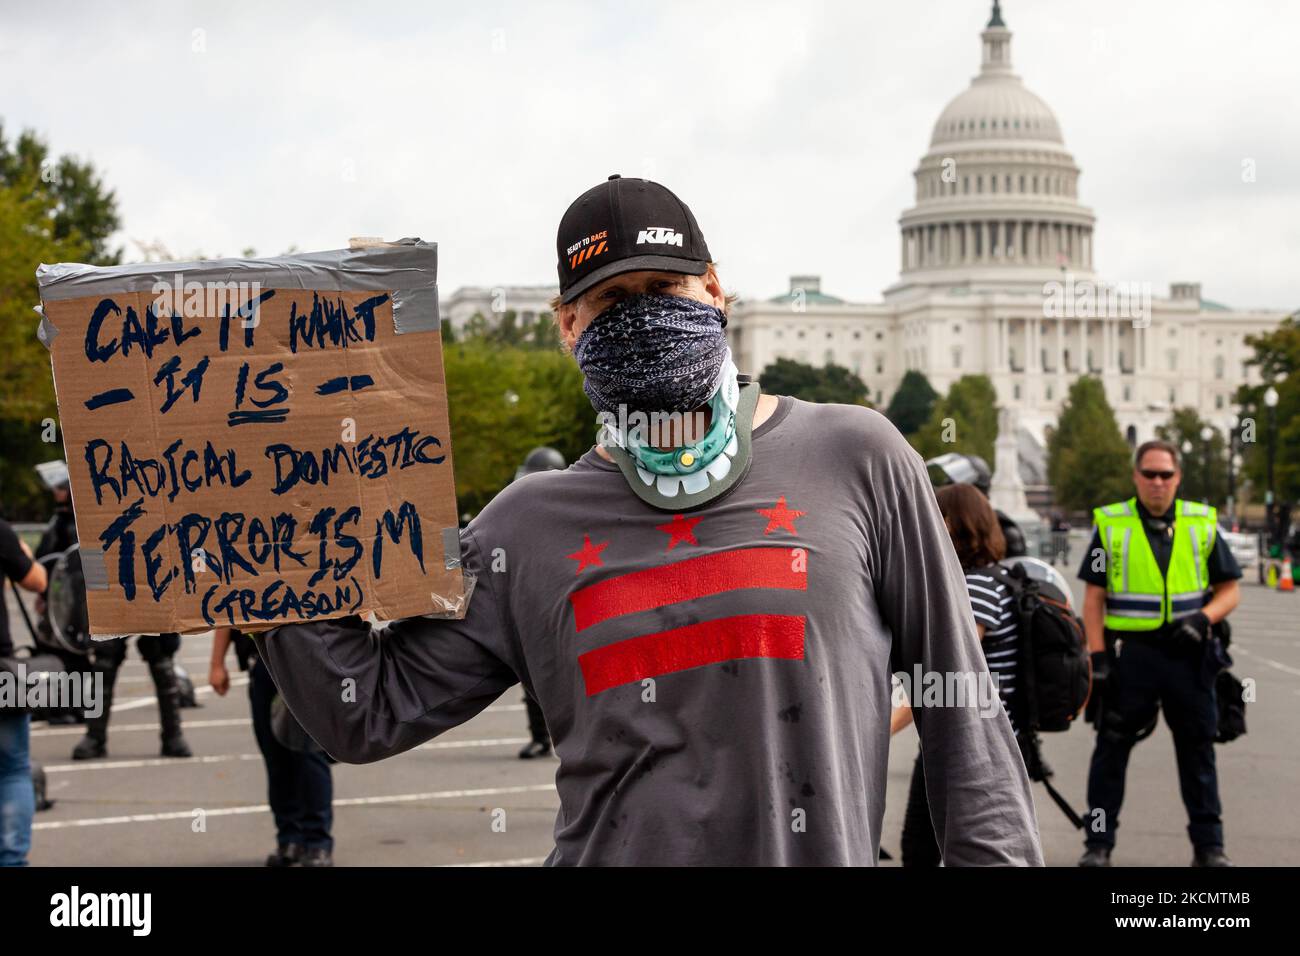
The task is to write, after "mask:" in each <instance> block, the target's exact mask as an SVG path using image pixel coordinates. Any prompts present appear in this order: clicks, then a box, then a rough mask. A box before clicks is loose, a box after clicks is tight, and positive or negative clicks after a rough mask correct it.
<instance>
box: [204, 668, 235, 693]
mask: <svg viewBox="0 0 1300 956" xmlns="http://www.w3.org/2000/svg"><path fill="white" fill-rule="evenodd" d="M208 683H209V684H211V685H212V689H213V690H215V691H216V692H217V694H218V695H219V696H221V697H225V696H226V691H228V690H230V671H228V670H226V664H225V661H213V662H212V664H211V665H210V666H209V667H208Z"/></svg>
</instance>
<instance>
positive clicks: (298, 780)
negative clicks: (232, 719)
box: [234, 631, 334, 852]
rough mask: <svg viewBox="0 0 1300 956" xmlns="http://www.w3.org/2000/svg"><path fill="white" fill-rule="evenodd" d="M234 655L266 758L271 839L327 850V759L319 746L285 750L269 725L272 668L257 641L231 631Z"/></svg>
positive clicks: (330, 812) (330, 787)
mask: <svg viewBox="0 0 1300 956" xmlns="http://www.w3.org/2000/svg"><path fill="white" fill-rule="evenodd" d="M234 644H235V656H236V657H237V658H238V659H239V669H240V670H243V671H247V672H248V701H249V704H250V707H251V709H252V716H253V735H254V736H255V737H256V738H257V749H258V750H260V751H261V752H262V760H263V761H264V762H265V763H266V782H267V788H266V789H267V802H268V803H270V805H271V813H272V815H273V816H274V817H275V833H276V843H277V844H278V845H279V846H281V847H289V846H294V845H296V846H297V847H298V848H299V849H302V850H311V849H315V848H318V847H319V848H323V849H325V850H327V851H330V852H332V851H333V849H334V838H333V837H332V836H331V834H330V830H331V828H332V826H333V823H334V809H333V804H334V780H333V777H332V776H331V773H330V763H331V762H332V761H331V759H330V757H328V756H327V755H326V754H325V752H324V751H323V750H320V749H319V748H313V749H311V750H307V751H297V750H290V749H289V748H288V747H286V746H285V745H284V744H282V743H281V742H280V741H279V740H278V739H276V736H275V733H274V732H273V731H272V729H271V703H272V701H273V700H274V698H275V695H276V694H277V693H279V691H278V690H276V686H275V681H273V680H272V679H271V672H270V671H269V670H267V667H266V665H265V664H264V663H262V659H261V657H260V656H259V655H258V653H257V645H256V644H254V643H253V639H252V638H251V637H249V636H248V635H246V634H244V633H242V632H240V631H235V639H234Z"/></svg>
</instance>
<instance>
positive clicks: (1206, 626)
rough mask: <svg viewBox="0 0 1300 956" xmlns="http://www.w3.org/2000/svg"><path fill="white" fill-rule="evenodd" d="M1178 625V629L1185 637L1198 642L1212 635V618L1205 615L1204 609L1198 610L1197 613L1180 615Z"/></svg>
mask: <svg viewBox="0 0 1300 956" xmlns="http://www.w3.org/2000/svg"><path fill="white" fill-rule="evenodd" d="M1178 625H1179V626H1178V630H1179V632H1180V633H1181V634H1182V635H1183V637H1185V638H1187V639H1188V640H1192V641H1196V642H1197V643H1198V644H1199V643H1201V642H1203V641H1205V640H1207V639H1208V638H1209V636H1210V619H1209V618H1208V617H1207V616H1206V615H1205V612H1204V611H1197V612H1196V613H1195V614H1189V615H1187V616H1186V617H1180V618H1179V619H1178Z"/></svg>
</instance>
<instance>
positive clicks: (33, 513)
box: [0, 131, 120, 520]
mask: <svg viewBox="0 0 1300 956" xmlns="http://www.w3.org/2000/svg"><path fill="white" fill-rule="evenodd" d="M118 226H119V222H118V217H117V207H116V201H115V199H114V197H113V194H112V193H111V192H108V191H106V190H105V189H104V186H103V183H102V182H101V181H100V179H99V177H98V176H97V175H96V174H95V171H94V169H93V168H92V167H91V166H90V164H88V163H82V162H79V161H78V160H76V159H73V158H71V157H67V156H64V157H61V158H59V159H57V160H55V159H52V158H51V157H50V156H49V155H48V150H47V149H46V146H45V144H44V143H42V142H41V141H40V140H39V139H38V138H37V137H36V136H35V134H33V133H30V132H25V133H23V134H22V135H20V136H19V137H18V139H17V140H16V141H15V142H14V143H13V144H12V146H11V145H10V144H9V143H7V142H6V141H5V138H4V135H3V132H2V131H0V382H3V389H4V391H3V399H2V400H0V448H3V454H2V455H0V511H2V512H3V513H4V514H5V515H7V516H9V517H12V518H21V519H27V520H35V519H40V518H44V517H46V515H47V513H48V511H49V500H48V497H47V495H46V493H45V490H44V486H43V485H42V484H41V483H40V480H39V478H38V477H37V475H36V473H35V471H34V470H33V466H34V465H35V464H36V463H38V462H42V461H49V460H51V459H55V458H60V457H62V456H63V447H62V445H61V444H59V443H58V442H57V441H56V442H55V443H47V442H44V441H42V437H43V435H44V434H48V433H49V429H46V428H43V427H42V422H43V421H45V420H47V419H49V420H53V419H54V418H55V416H56V409H55V403H54V386H53V381H52V379H51V375H50V358H49V353H48V352H46V350H45V348H44V346H42V345H41V344H40V342H38V341H37V339H36V326H37V323H38V321H39V320H38V318H37V316H36V313H34V312H33V311H32V308H33V306H35V305H37V304H38V303H39V302H40V295H39V292H38V290H37V285H36V267H37V266H38V265H40V264H41V263H42V262H46V263H54V262H89V263H93V264H97V265H105V264H111V263H114V262H116V261H117V260H118V258H119V256H120V250H119V251H110V250H109V248H108V239H109V237H110V236H111V235H112V234H113V233H114V232H115V231H116V230H117V228H118Z"/></svg>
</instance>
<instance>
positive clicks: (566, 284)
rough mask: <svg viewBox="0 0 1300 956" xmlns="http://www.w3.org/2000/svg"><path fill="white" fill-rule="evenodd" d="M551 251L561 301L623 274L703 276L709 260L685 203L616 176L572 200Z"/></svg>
mask: <svg viewBox="0 0 1300 956" xmlns="http://www.w3.org/2000/svg"><path fill="white" fill-rule="evenodd" d="M555 246H556V249H555V251H556V255H557V256H558V258H559V263H558V266H557V267H558V269H559V273H560V301H562V302H572V301H573V300H574V299H576V298H577V297H578V296H580V295H582V293H584V292H586V291H587V290H588V289H590V288H591V287H592V286H594V285H596V284H597V283H600V282H604V281H605V280H606V279H608V278H609V277H610V276H616V275H621V274H622V273H624V272H640V271H642V270H648V271H654V272H681V273H685V274H687V275H694V276H702V275H704V273H705V272H707V271H708V267H709V262H710V261H712V257H711V256H710V255H709V247H708V246H706V245H705V244H704V236H703V235H702V234H701V233H700V227H699V226H698V225H697V224H696V222H695V217H694V216H693V215H691V210H690V209H689V208H688V207H687V205H686V203H684V202H682V201H681V200H680V199H678V198H677V197H676V196H675V195H673V193H672V191H671V190H669V189H668V188H667V187H665V186H661V185H659V184H658V183H653V182H651V181H650V180H648V179H633V178H631V177H628V178H626V179H625V178H624V177H622V176H620V175H619V174H618V173H615V174H614V175H612V176H610V177H609V179H607V180H606V181H605V182H603V183H601V184H600V185H599V186H595V187H593V188H591V189H588V190H587V191H586V192H585V193H583V194H582V195H581V196H579V197H578V198H577V199H575V200H574V201H573V204H572V205H571V206H569V208H568V210H567V211H566V212H565V213H564V217H563V218H562V219H561V220H560V230H559V233H558V234H557V235H556V237H555Z"/></svg>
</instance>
